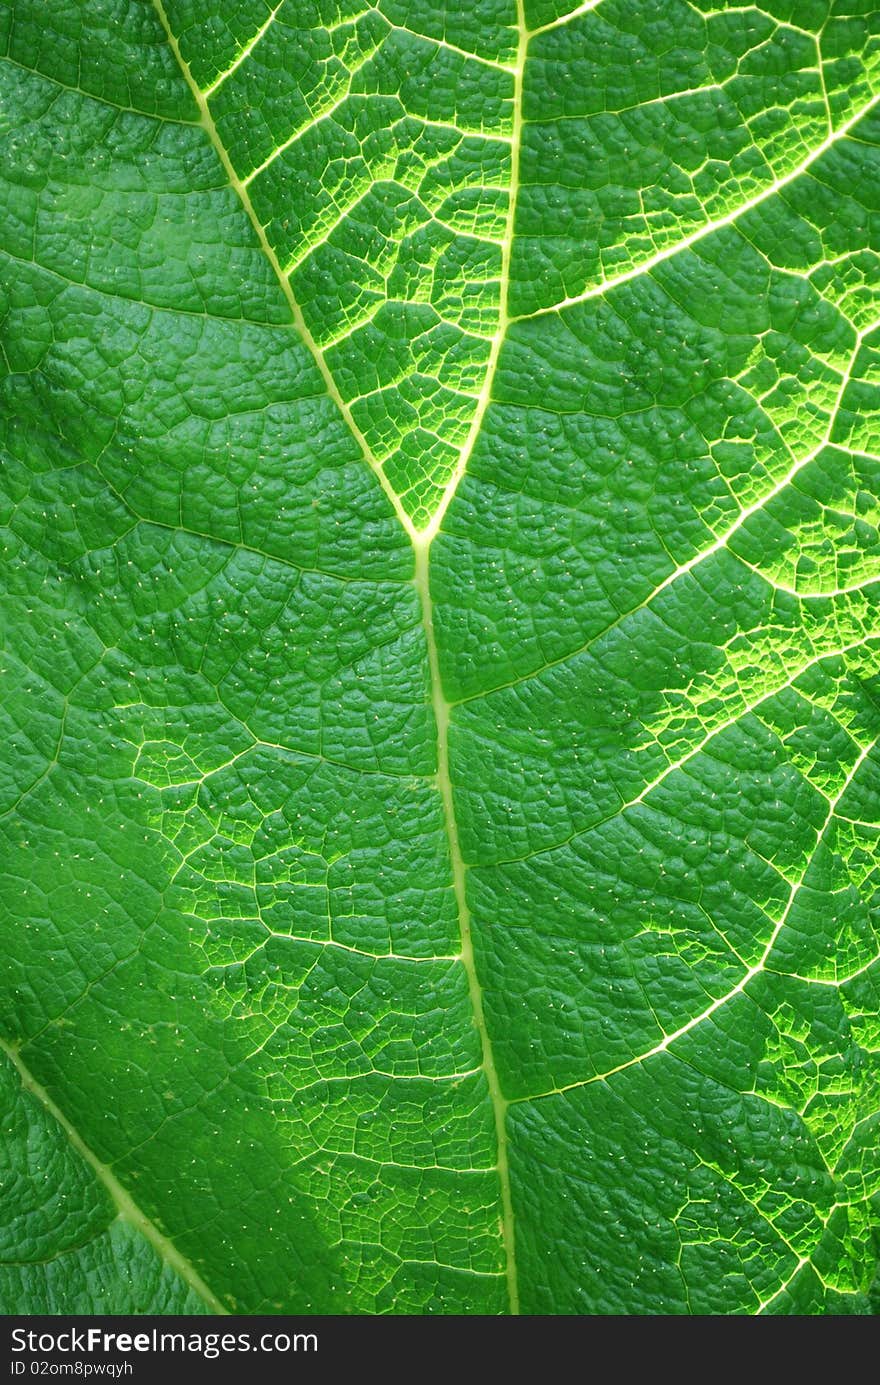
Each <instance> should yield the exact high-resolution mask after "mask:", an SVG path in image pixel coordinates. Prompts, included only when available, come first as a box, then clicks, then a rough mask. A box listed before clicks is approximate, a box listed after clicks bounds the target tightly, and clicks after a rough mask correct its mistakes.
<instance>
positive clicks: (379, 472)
mask: <svg viewBox="0 0 880 1385" xmlns="http://www.w3.org/2000/svg"><path fill="white" fill-rule="evenodd" d="M153 5H154V6H155V9H156V13H157V14H158V16H159V21H160V23H161V25H162V28H163V29H164V31H165V36H166V38H167V39H168V44H169V47H170V48H171V51H172V52H173V54H174V56H175V58H176V59H177V62H178V65H179V67H180V70H181V72H182V73H183V76H184V78H185V80H186V84H187V86H188V87H189V89H190V91H191V92H192V95H193V100H194V101H195V103H196V105H197V106H198V109H199V123H200V124H201V125H202V127H203V129H204V130H205V132H206V134H207V135H208V138H209V139H210V141H211V143H212V145H213V146H214V149H215V150H216V152H217V156H218V158H219V159H220V162H221V164H222V165H223V171H224V172H225V174H226V177H227V178H228V179H229V185H230V187H232V188H233V189H234V191H235V192H236V193H237V195H238V198H239V200H240V202H241V204H242V206H243V207H244V209H245V211H246V213H247V216H248V220H249V221H250V223H251V225H252V226H253V228H254V231H255V232H256V235H257V240H258V241H259V243H260V248H261V250H262V251H263V254H264V255H265V256H266V259H267V260H268V261H269V263H270V265H271V266H272V269H273V271H274V273H275V277H276V279H277V280H278V283H279V284H280V286H281V292H282V293H283V294H284V297H285V299H286V300H287V305H288V307H289V309H290V315H291V317H292V318H293V323H294V326H295V327H296V329H297V331H298V332H299V334H300V336H301V337H302V339H303V341H304V342H305V344H306V346H307V347H308V349H309V351H310V352H311V354H312V356H313V357H314V360H315V364H316V365H317V367H318V370H319V371H320V372H321V378H322V379H323V381H324V384H325V385H326V387H327V393H328V394H329V395H330V398H331V399H332V400H333V402H334V403H335V404H336V406H337V408H338V409H339V412H340V413H341V414H342V417H343V418H344V419H345V422H346V423H347V425H348V427H349V430H350V431H351V433H352V435H353V436H354V438H355V440H356V442H357V444H358V446H359V447H360V449H361V451H362V452H363V454H364V457H365V459H366V461H367V463H368V464H369V466H370V468H371V469H372V470H373V471H374V472H375V474H376V476H377V477H378V480H379V484H380V485H381V487H382V489H383V491H384V492H385V494H386V495H387V497H388V499H389V501H390V502H391V506H392V509H393V510H394V513H395V514H396V515H397V518H398V519H399V520H400V523H401V524H402V525H403V528H404V531H405V532H406V533H407V534H408V535H409V536H410V538H414V536H415V533H416V531H415V529H414V528H413V524H412V521H411V519H410V518H409V515H408V514H407V513H406V511H405V510H404V508H403V506H402V505H401V503H400V500H399V498H398V496H397V494H396V492H395V491H394V489H393V487H392V486H391V485H390V484H389V482H388V478H387V477H386V475H385V473H384V471H383V469H382V466H381V465H380V463H379V462H378V461H377V459H376V457H375V456H374V455H373V452H372V450H371V448H370V445H369V443H368V442H367V440H366V438H365V437H364V435H363V433H362V432H361V430H360V428H359V427H358V426H357V424H356V422H355V420H354V417H353V415H352V412H351V409H350V408H349V406H348V404H346V402H345V400H344V399H343V397H342V395H341V394H340V392H339V388H338V386H337V384H336V381H335V380H334V378H333V375H332V373H331V371H330V367H329V366H328V365H327V362H326V360H325V359H324V353H323V352H322V350H321V348H320V347H319V345H318V343H317V342H316V341H315V338H314V337H313V336H312V334H311V332H310V331H309V329H308V326H307V325H306V320H305V318H304V317H303V313H302V308H301V307H300V306H299V303H298V302H297V299H296V296H295V294H294V292H293V289H292V288H291V285H290V280H289V279H288V277H287V275H286V274H285V272H284V268H283V266H282V264H281V262H280V260H279V259H278V256H277V255H276V253H275V251H274V249H273V248H272V244H271V242H270V240H269V237H268V236H267V235H266V228H265V226H264V225H263V224H262V222H261V221H260V218H259V217H258V216H257V213H256V211H255V210H254V206H253V203H252V202H251V199H250V194H249V193H248V190H247V188H246V186H245V185H244V183H243V182H242V180H241V178H239V176H238V174H237V173H236V171H235V168H234V167H233V164H232V160H231V159H230V157H229V154H228V153H227V151H226V146H225V145H224V143H223V141H222V139H221V138H220V134H219V132H218V130H217V126H216V125H215V123H214V117H213V116H212V115H211V111H210V108H209V106H208V102H207V99H206V97H205V93H204V92H203V91H202V89H201V87H200V86H199V85H198V83H197V82H196V81H195V80H194V78H193V75H192V73H191V71H190V69H189V64H188V63H187V61H186V59H185V58H184V56H183V54H182V53H181V51H180V44H179V43H178V42H177V37H176V35H175V34H174V32H173V30H172V28H171V25H170V23H169V21H168V16H167V14H166V13H165V7H164V5H163V4H162V0H153Z"/></svg>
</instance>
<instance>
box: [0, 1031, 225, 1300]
mask: <svg viewBox="0 0 880 1385" xmlns="http://www.w3.org/2000/svg"><path fill="white" fill-rule="evenodd" d="M0 1052H3V1053H5V1054H6V1056H7V1058H8V1059H9V1061H10V1062H11V1063H12V1065H13V1066H14V1067H15V1069H16V1071H17V1072H18V1075H19V1077H20V1078H21V1085H22V1087H24V1089H25V1091H28V1092H30V1093H31V1095H32V1096H34V1097H36V1099H37V1101H39V1102H40V1104H41V1105H42V1106H43V1107H44V1108H45V1110H46V1111H48V1113H49V1115H50V1116H51V1117H52V1119H53V1120H54V1121H56V1122H57V1123H58V1125H60V1126H61V1129H62V1130H63V1131H64V1133H65V1135H66V1136H67V1138H68V1140H69V1141H70V1143H71V1145H72V1146H73V1148H74V1149H75V1150H76V1152H77V1154H79V1155H80V1156H81V1158H83V1159H84V1160H85V1162H86V1163H87V1164H88V1166H89V1168H90V1169H92V1170H93V1172H94V1173H95V1174H96V1176H97V1178H98V1181H99V1182H100V1183H102V1184H103V1186H104V1187H105V1188H106V1190H107V1192H108V1193H109V1195H110V1198H111V1200H112V1202H113V1204H114V1206H115V1207H116V1210H117V1212H118V1213H119V1216H120V1217H121V1218H122V1219H123V1221H126V1222H128V1224H129V1225H130V1226H133V1227H134V1228H135V1230H137V1231H139V1232H140V1233H141V1235H142V1236H143V1237H144V1238H145V1239H146V1240H147V1241H149V1242H150V1245H151V1246H152V1247H153V1249H154V1250H155V1251H156V1253H157V1254H158V1255H159V1257H160V1258H161V1259H162V1260H163V1261H164V1262H165V1263H166V1264H167V1265H170V1267H171V1268H172V1269H173V1270H174V1271H175V1272H176V1273H177V1274H178V1275H180V1278H181V1279H183V1280H184V1281H185V1283H187V1284H188V1285H189V1286H190V1288H191V1289H192V1290H193V1291H194V1292H195V1293H197V1294H198V1296H199V1298H201V1299H203V1300H204V1302H205V1303H206V1304H207V1306H208V1307H209V1308H210V1309H211V1311H212V1313H219V1314H224V1315H226V1314H228V1313H229V1309H228V1308H224V1306H223V1304H222V1303H221V1302H220V1300H219V1298H218V1297H217V1295H216V1294H215V1293H214V1292H213V1291H212V1290H211V1289H209V1288H208V1286H207V1284H206V1283H205V1281H204V1280H203V1279H202V1276H201V1275H200V1274H199V1272H198V1270H197V1269H196V1268H195V1266H194V1265H193V1264H192V1263H191V1262H190V1261H189V1260H187V1259H186V1257H185V1256H184V1255H182V1254H181V1252H180V1251H179V1250H178V1249H177V1247H176V1246H175V1245H174V1243H173V1242H172V1241H170V1240H169V1238H168V1237H167V1236H166V1235H165V1234H164V1232H162V1231H160V1230H159V1228H158V1227H157V1226H156V1224H155V1223H154V1222H152V1221H150V1218H149V1217H148V1216H147V1215H146V1213H145V1212H142V1211H141V1209H140V1207H138V1205H137V1203H136V1202H135V1201H134V1199H133V1198H132V1196H131V1194H130V1193H128V1192H126V1190H125V1188H123V1186H122V1184H121V1183H120V1182H119V1179H118V1178H117V1177H116V1175H115V1174H114V1173H113V1172H112V1170H111V1169H110V1168H108V1166H107V1165H106V1164H105V1163H103V1162H102V1161H101V1160H100V1159H99V1158H98V1156H97V1154H95V1153H94V1151H93V1150H91V1149H90V1148H89V1146H88V1145H87V1144H86V1143H85V1141H84V1140H83V1138H82V1136H81V1135H80V1134H79V1131H78V1130H76V1128H75V1127H74V1126H73V1125H72V1124H71V1123H70V1121H69V1120H68V1118H67V1116H65V1114H64V1112H63V1111H62V1110H61V1109H60V1107H58V1106H56V1104H55V1102H54V1101H53V1100H52V1098H51V1097H50V1095H49V1093H48V1092H47V1091H46V1089H45V1087H43V1086H42V1085H41V1084H40V1083H39V1082H38V1081H37V1079H36V1078H35V1077H34V1075H33V1073H32V1072H31V1071H30V1069H29V1068H28V1067H27V1065H26V1063H25V1062H24V1059H23V1058H22V1056H21V1053H20V1051H19V1050H18V1049H17V1048H15V1047H14V1046H13V1045H12V1044H10V1043H7V1042H6V1041H5V1040H4V1039H0Z"/></svg>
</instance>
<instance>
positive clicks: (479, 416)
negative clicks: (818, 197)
mask: <svg viewBox="0 0 880 1385" xmlns="http://www.w3.org/2000/svg"><path fill="white" fill-rule="evenodd" d="M153 4H154V6H155V9H156V11H157V13H158V16H159V20H160V22H161V25H162V28H163V29H164V31H165V35H166V37H167V40H168V43H169V45H170V47H171V49H172V51H173V53H174V56H175V58H176V59H177V62H178V63H179V65H180V68H181V71H182V73H183V76H184V78H185V79H186V82H187V85H188V86H189V89H190V91H191V92H192V95H193V97H194V99H195V102H196V105H197V106H198V109H199V116H200V122H201V124H202V126H203V127H204V129H205V131H206V132H207V134H208V137H209V139H210V141H211V143H212V145H213V146H214V148H215V150H216V152H217V155H218V157H219V159H220V162H221V164H222V166H223V169H224V172H225V173H226V176H227V177H228V179H229V183H230V185H231V186H232V187H233V189H234V190H235V192H236V193H237V195H238V197H239V198H240V200H241V203H242V205H243V207H244V210H245V211H246V213H247V215H248V218H249V220H250V222H251V224H252V226H253V228H254V231H255V232H256V235H257V238H258V240H259V243H260V246H261V248H262V250H263V252H264V254H265V255H266V258H267V259H268V261H269V263H270V264H271V266H272V269H273V270H274V272H275V275H276V277H277V279H278V282H279V284H280V286H281V290H282V292H283V294H284V297H285V299H286V300H287V303H288V306H289V308H290V313H291V317H292V320H293V324H294V325H295V327H296V328H297V330H298V332H299V333H300V335H301V337H302V338H303V340H304V341H305V343H306V345H307V347H308V348H309V350H310V351H311V353H312V355H313V357H314V359H315V362H316V364H317V366H318V369H319V370H320V372H321V375H322V377H323V380H324V384H325V386H326V388H327V391H328V394H329V395H330V397H331V398H332V399H333V400H334V401H335V403H336V404H337V406H338V408H339V410H340V412H341V413H342V415H343V417H344V419H345V421H346V423H347V424H348V427H349V429H350V430H351V432H352V434H353V435H354V437H355V438H356V439H357V442H358V444H359V445H360V447H361V449H362V451H363V453H364V457H365V458H366V460H367V462H368V463H369V465H370V467H371V468H372V470H373V471H374V472H375V473H376V476H377V477H378V480H379V483H380V485H381V486H382V489H383V490H384V492H385V494H386V496H387V497H388V499H389V501H390V502H391V505H392V506H393V508H394V512H395V514H396V515H397V518H398V519H399V520H400V523H401V525H402V527H403V528H404V530H405V531H406V533H407V535H408V537H409V539H410V541H411V543H412V545H413V550H414V552H415V585H416V590H417V592H418V595H419V601H420V604H421V612H422V623H423V626H424V631H425V641H426V646H427V655H428V668H429V673H430V684H431V701H432V705H433V711H434V719H435V722H436V726H437V786H438V790H439V793H440V797H441V800H442V804H443V815H444V820H445V824H446V835H447V841H448V848H449V857H450V862H451V867H452V883H453V889H454V892H455V900H456V905H457V909H458V924H459V934H460V938H461V961H462V965H463V967H464V970H465V974H466V976H467V984H468V993H469V996H470V1003H471V1008H472V1011H473V1017H474V1024H475V1026H476V1029H477V1031H478V1033H479V1036H480V1044H481V1049H482V1067H483V1071H484V1072H485V1075H486V1084H487V1088H488V1092H489V1098H490V1101H491V1104H492V1112H493V1118H494V1125H495V1136H496V1144H497V1149H498V1163H497V1167H498V1177H499V1183H500V1200H501V1237H502V1244H503V1250H504V1255H505V1261H506V1276H507V1289H508V1296H509V1301H510V1311H511V1313H519V1291H518V1286H517V1272H516V1256H515V1245H514V1214H513V1198H512V1195H511V1186H510V1162H509V1153H508V1140H507V1109H508V1105H509V1103H508V1101H507V1099H506V1098H505V1096H504V1094H503V1092H502V1090H501V1083H500V1081H499V1078H498V1070H497V1067H496V1065H495V1057H494V1054H493V1051H492V1041H491V1038H490V1036H489V1030H488V1028H487V1025H486V1015H485V1010H484V1007H483V993H482V989H481V987H480V982H479V978H478V976H477V970H476V963H475V959H474V946H473V935H472V929H471V914H470V909H469V907H468V902H467V893H466V888H465V880H466V873H467V866H466V864H465V861H464V857H463V856H462V852H461V843H460V841H459V834H458V823H457V820H456V815H455V801H454V797H453V792H452V778H451V774H450V766H449V724H450V711H451V708H450V704H449V703H448V702H447V700H446V697H445V696H444V693H443V685H442V682H441V679H440V660H439V654H438V650H437V640H436V635H435V631H434V610H433V605H432V602H431V592H430V583H429V565H430V549H431V542H432V540H433V539H434V537H435V536H436V534H437V533H438V532H439V530H440V524H441V522H442V520H443V517H444V515H445V513H446V510H447V508H448V507H449V504H450V502H451V500H452V498H453V496H454V494H455V491H456V489H457V487H458V484H459V482H460V480H461V478H462V476H463V475H464V473H465V471H466V469H467V466H468V462H469V461H470V457H471V453H472V451H473V448H474V445H475V443H476V440H477V437H478V435H479V432H480V429H481V425H482V421H483V416H484V414H485V412H486V409H487V408H488V406H489V403H490V401H491V397H492V387H493V383H494V379H495V374H496V370H497V366H498V358H499V355H500V352H501V347H502V345H503V342H504V338H505V336H506V334H507V329H508V326H509V323H510V318H509V314H508V309H507V299H508V288H509V282H510V262H511V254H512V247H513V231H514V219H515V215H516V201H517V193H518V190H519V161H520V146H521V140H522V97H523V73H524V69H525V58H526V48H527V46H528V37H529V35H528V30H527V28H526V22H525V13H524V5H523V0H516V13H517V29H518V35H519V38H518V47H517V58H516V65H515V67H514V69H513V71H514V95H513V128H512V134H511V181H510V196H509V200H508V211H507V219H506V229H505V235H504V241H503V244H502V263H501V275H500V283H499V291H500V307H499V320H498V325H497V328H496V331H495V333H494V336H493V339H492V345H491V349H490V354H489V359H488V361H487V366H486V374H485V378H484V382H483V388H482V390H481V392H480V397H479V399H478V401H477V406H476V409H475V413H474V417H473V420H472V423H471V427H470V429H469V431H468V435H467V438H466V439H465V442H464V445H463V446H462V449H461V452H460V454H459V459H458V463H457V465H456V467H455V469H454V471H453V473H452V476H451V477H450V479H449V482H448V483H447V485H446V487H445V488H444V491H443V493H442V495H441V496H440V499H439V502H438V504H437V506H436V509H435V511H434V514H433V515H432V518H431V522H430V524H429V525H428V527H427V528H425V529H421V530H420V529H417V528H416V527H415V526H414V524H413V522H412V520H411V519H410V516H409V515H408V514H407V513H406V511H405V509H404V508H403V506H402V505H401V502H400V498H399V497H398V495H397V494H396V492H395V491H394V489H393V487H392V486H391V485H390V484H389V482H388V478H387V477H386V475H385V474H384V469H383V467H382V465H381V464H380V462H379V461H378V460H377V458H376V457H375V456H374V454H373V452H372V450H371V448H370V446H369V444H368V442H367V439H366V438H365V436H364V434H363V432H362V431H361V429H360V428H359V427H358V426H357V424H356V422H355V420H354V418H353V416H352V412H351V409H350V407H349V406H348V404H347V402H346V401H345V400H344V399H343V397H342V395H341V393H340V391H339V388H338V386H337V383H336V381H335V379H334V378H333V375H332V374H331V371H330V369H329V367H328V365H327V362H326V359H325V357H324V353H323V351H322V350H321V348H320V347H319V345H318V343H317V342H316V340H315V338H314V337H313V335H312V333H311V332H310V331H309V329H308V326H307V324H306V322H305V320H304V318H303V314H302V309H301V308H300V305H299V303H298V302H297V300H296V298H295V296H294V293H293V289H292V287H291V284H290V279H289V277H288V275H287V274H286V273H285V271H284V269H283V267H282V265H281V263H280V261H279V259H278V256H277V254H276V252H275V249H274V247H273V246H272V244H271V242H270V241H269V238H268V236H267V234H266V228H265V227H264V226H263V225H262V223H261V222H260V219H259V217H258V216H257V214H256V211H255V210H254V206H253V203H252V202H251V198H250V195H249V192H248V188H247V183H246V182H245V181H243V180H242V179H241V178H240V177H239V176H238V174H237V172H236V170H235V168H234V167H233V164H232V161H231V159H230V157H229V153H228V151H227V150H226V148H225V146H224V144H223V141H222V140H221V138H220V135H219V133H218V130H217V127H216V124H215V122H214V119H213V117H212V115H211V111H210V108H209V105H208V96H209V95H210V91H211V89H208V91H202V90H201V89H200V87H199V86H198V84H197V82H196V81H195V80H194V78H193V75H192V73H191V71H190V68H189V64H188V63H187V62H186V59H185V58H184V57H183V54H182V53H181V50H180V45H179V43H178V41H177V37H176V35H175V34H174V32H173V31H172V28H171V25H170V23H169V20H168V16H167V14H166V12H165V8H164V5H163V0H153ZM273 17H274V11H273ZM261 32H262V31H261ZM251 46H253V45H251Z"/></svg>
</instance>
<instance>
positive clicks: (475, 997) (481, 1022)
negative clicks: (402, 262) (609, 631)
mask: <svg viewBox="0 0 880 1385" xmlns="http://www.w3.org/2000/svg"><path fill="white" fill-rule="evenodd" d="M414 547H415V554H416V572H415V584H416V590H417V591H418V594H419V600H420V602H421V606H422V622H423V624H424V627H425V641H426V644H427V646H428V667H429V670H430V674H431V702H432V705H433V708H434V720H435V722H436V724H437V787H438V789H439V791H440V797H441V799H442V800H443V817H444V821H445V823H446V836H447V841H448V843H449V858H450V862H451V865H452V884H453V888H454V890H455V902H456V905H457V907H458V927H459V933H460V936H461V960H462V965H463V966H464V969H465V973H466V975H467V983H468V994H469V996H470V1002H471V1008H472V1010H473V1014H474V1023H475V1025H476V1027H477V1031H478V1033H479V1035H480V1044H481V1047H482V1066H483V1071H484V1072H485V1074H486V1085H487V1086H488V1089H489V1096H490V1099H491V1101H492V1111H493V1114H494V1118H495V1138H496V1142H497V1146H498V1178H499V1181H500V1184H501V1235H502V1240H503V1243H504V1253H505V1257H506V1262H507V1289H508V1294H509V1296H510V1311H511V1313H518V1312H519V1292H518V1288H517V1279H516V1255H515V1248H514V1225H513V1198H512V1196H511V1189H510V1160H509V1156H508V1145H507V1107H508V1102H507V1100H506V1098H505V1096H504V1093H503V1092H502V1090H501V1083H500V1081H499V1079H498V1069H497V1067H496V1066H495V1055H494V1053H493V1051H492V1040H491V1038H490V1037H489V1030H488V1028H487V1026H486V1014H485V1010H484V1008H483V992H482V989H481V987H480V982H479V978H478V976H477V968H476V962H475V959H474V941H473V934H472V930H471V912H470V908H469V907H468V902H467V891H466V888H465V877H466V873H467V866H466V864H465V860H464V857H463V856H462V853H461V843H460V841H459V836H458V822H457V819H456V816H455V800H454V797H453V793H452V779H451V776H450V773H449V720H450V710H451V709H450V705H449V703H448V702H447V700H446V698H445V696H444V694H443V684H442V682H441V680H440V659H439V656H438V652H437V637H436V634H435V631H434V607H433V603H432V601H431V587H430V577H429V565H430V545H429V544H427V543H424V544H415V545H414Z"/></svg>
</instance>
